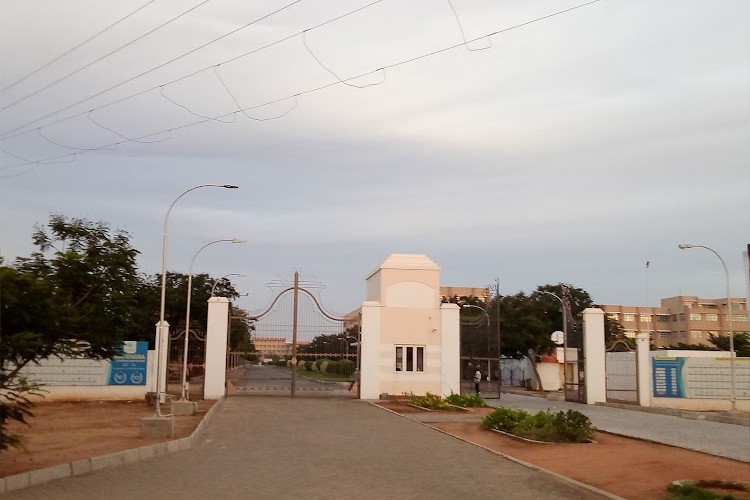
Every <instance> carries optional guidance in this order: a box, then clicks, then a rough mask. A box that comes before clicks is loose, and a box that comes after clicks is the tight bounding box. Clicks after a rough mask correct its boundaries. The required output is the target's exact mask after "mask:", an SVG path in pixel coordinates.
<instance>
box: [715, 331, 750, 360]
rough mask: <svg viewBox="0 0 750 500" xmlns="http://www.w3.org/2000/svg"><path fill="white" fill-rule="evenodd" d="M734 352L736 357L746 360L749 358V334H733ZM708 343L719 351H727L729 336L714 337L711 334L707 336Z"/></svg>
mask: <svg viewBox="0 0 750 500" xmlns="http://www.w3.org/2000/svg"><path fill="white" fill-rule="evenodd" d="M733 337H734V352H735V353H736V355H737V357H740V358H748V357H750V334H749V333H748V332H734V335H733ZM708 341H709V342H711V343H712V344H713V345H715V346H716V347H718V348H719V349H721V350H722V351H728V350H729V335H721V336H719V335H714V334H713V333H709V334H708Z"/></svg>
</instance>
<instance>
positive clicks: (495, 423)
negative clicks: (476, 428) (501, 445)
mask: <svg viewBox="0 0 750 500" xmlns="http://www.w3.org/2000/svg"><path fill="white" fill-rule="evenodd" d="M529 416H530V413H529V412H527V411H525V410H519V409H517V408H507V407H505V406H501V407H499V408H497V409H496V410H495V411H493V412H492V413H490V414H489V415H486V416H485V417H484V418H483V419H482V423H481V424H480V427H482V429H487V430H489V429H497V430H499V431H503V432H512V431H513V429H515V428H516V426H517V425H518V423H519V422H521V421H523V420H525V419H527V418H528V417H529Z"/></svg>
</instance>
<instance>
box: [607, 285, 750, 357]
mask: <svg viewBox="0 0 750 500" xmlns="http://www.w3.org/2000/svg"><path fill="white" fill-rule="evenodd" d="M730 302H731V304H732V307H731V312H730V309H729V308H728V307H727V304H728V303H730ZM600 307H601V308H602V310H604V312H605V313H606V314H607V316H608V317H609V318H610V319H615V320H617V321H619V322H620V324H621V325H622V327H623V329H624V330H625V335H627V336H628V337H631V338H633V337H635V335H636V334H637V333H648V334H649V336H650V338H651V342H652V343H653V345H654V346H655V347H657V348H659V347H670V346H676V345H677V344H679V343H683V344H704V345H711V344H710V343H709V342H708V335H709V334H714V335H717V336H724V335H727V334H728V333H729V319H728V314H731V315H732V330H733V331H734V332H735V333H738V332H747V331H748V330H750V326H749V324H748V316H747V313H748V310H747V299H745V298H738V297H733V298H732V299H731V301H729V300H727V299H726V298H719V299H705V298H700V297H696V296H692V295H691V296H686V295H680V296H677V297H668V298H664V299H661V307H641V306H623V305H602V306H600Z"/></svg>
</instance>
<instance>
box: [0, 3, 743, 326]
mask: <svg viewBox="0 0 750 500" xmlns="http://www.w3.org/2000/svg"><path fill="white" fill-rule="evenodd" d="M579 5H580V7H579V8H575V9H573V10H568V9H571V8H574V7H577V6H579ZM188 10H189V12H188ZM566 10H567V12H563V11H566ZM355 11H356V12H355ZM556 13H559V14H557V15H553V14H556ZM548 16H549V17H548ZM0 18H2V19H3V29H2V30H0V67H2V72H1V73H0V87H1V88H2V91H0V108H2V110H1V111H0V253H1V254H2V255H3V256H4V257H5V258H6V260H12V259H13V258H14V257H16V256H25V255H28V254H29V253H30V252H31V251H32V250H33V248H32V245H31V234H32V231H33V226H34V225H35V224H38V223H44V222H45V221H46V220H47V218H48V216H49V214H51V213H61V214H64V215H67V216H70V217H87V218H89V219H93V220H103V221H107V222H109V223H110V224H111V225H112V226H113V227H117V228H123V229H126V230H127V231H129V232H130V233H131V235H132V242H133V245H134V246H135V247H136V248H137V249H139V250H140V251H141V252H142V253H141V255H140V260H139V264H140V267H141V269H142V270H143V271H144V272H147V273H156V272H159V270H160V262H161V229H162V221H163V218H164V215H165V212H166V210H167V207H168V206H169V204H170V203H171V202H172V201H173V200H174V199H175V198H176V197H177V196H178V195H179V194H180V193H181V192H183V191H184V190H186V189H188V188H190V187H191V186H194V185H198V184H203V183H219V184H224V183H232V184H237V185H239V186H240V189H238V190H231V191H230V190H221V189H208V188H206V189H199V190H196V191H194V192H191V193H190V194H188V195H186V196H185V197H184V198H182V199H181V200H180V202H179V203H178V204H177V205H176V206H175V209H174V211H173V212H172V216H171V218H170V226H169V227H170V229H169V241H170V251H169V268H170V269H173V270H178V271H182V272H186V271H187V268H188V266H189V262H190V260H191V258H192V256H193V255H194V254H195V252H196V251H197V250H198V249H199V248H200V247H201V246H203V245H204V244H205V243H207V242H210V241H213V240H216V239H224V238H235V237H236V238H246V239H247V240H248V242H247V243H246V244H245V245H223V244H219V245H214V246H212V247H211V248H208V249H206V250H205V251H204V252H203V253H201V255H200V256H199V257H198V259H197V260H196V268H195V271H196V272H208V273H211V274H213V275H215V276H221V275H224V274H228V273H244V274H246V275H247V276H246V277H244V278H239V279H237V280H236V281H235V284H236V287H237V289H238V290H239V291H240V292H241V293H246V292H249V293H250V295H249V296H248V297H243V298H242V299H241V301H240V305H242V306H244V307H248V308H251V309H255V308H257V307H260V306H261V305H263V304H264V303H267V302H268V300H269V291H268V288H267V287H266V283H267V282H269V281H272V280H276V279H286V278H288V277H289V276H291V274H292V273H293V272H294V271H295V270H298V271H300V273H301V275H302V276H303V278H305V279H307V280H316V281H320V282H322V283H324V284H325V289H324V290H323V291H322V296H323V300H324V302H325V304H326V306H327V307H328V308H329V309H330V310H331V311H334V312H339V313H344V312H347V311H349V310H351V309H353V308H354V307H356V306H357V305H359V304H360V303H361V301H362V300H363V298H364V280H365V278H366V277H367V276H368V275H369V273H370V272H371V271H373V270H374V269H375V268H376V267H377V265H378V264H379V263H380V262H381V261H382V260H384V259H385V258H386V257H387V256H388V255H389V254H391V253H396V252H398V253H424V254H427V255H428V256H429V257H431V258H432V259H433V260H435V261H436V262H437V263H438V264H439V265H440V266H441V268H442V282H443V284H445V285H454V286H484V285H487V284H490V283H494V280H495V278H496V277H497V278H499V280H500V286H501V292H502V293H514V292H517V291H519V290H524V291H530V290H532V289H533V288H535V287H536V286H537V285H540V284H544V283H556V282H559V281H565V282H569V283H572V284H573V285H575V286H579V287H582V288H584V289H586V290H588V291H589V292H590V293H591V295H592V296H593V298H594V300H595V301H597V302H600V303H624V304H632V305H643V304H645V303H646V301H648V302H649V303H651V304H656V303H657V302H658V298H660V297H666V296H673V295H678V294H687V295H700V296H709V297H719V296H723V295H724V294H725V293H724V290H725V288H724V283H725V282H724V276H723V271H722V269H721V265H720V263H719V261H718V259H716V258H715V257H714V256H713V255H712V254H710V253H709V252H707V251H705V250H701V249H695V250H689V251H681V250H679V249H678V248H677V244H678V243H681V242H690V243H696V244H703V245H707V246H710V247H712V248H713V249H715V250H716V251H718V252H719V253H720V254H721V255H722V256H723V257H724V260H725V261H726V263H727V266H728V267H729V272H730V275H731V286H732V288H733V291H734V292H735V293H734V294H735V295H745V294H746V293H747V282H746V280H745V279H743V270H744V263H743V259H742V251H743V250H744V248H745V245H746V244H747V243H748V242H750V224H749V221H748V215H750V62H749V59H750V56H749V54H750V35H749V34H748V33H750V32H748V30H747V19H750V3H748V2H747V1H746V0H720V1H707V0H648V1H645V0H599V1H595V2H591V3H590V4H588V5H583V2H581V1H578V0H574V1H571V0H537V1H534V2H528V1H521V0H506V1H503V2H497V1H493V0H451V2H449V1H447V0H409V1H397V0H381V1H374V2H373V1H372V0H366V1H363V0H345V1H344V0H297V1H292V0H281V1H277V0H259V1H254V2H239V1H237V0H193V1H191V2H188V1H185V0H181V1H177V0H152V1H148V0H120V1H118V2H112V1H110V2H101V1H95V0H72V1H66V2H55V1H51V0H33V1H27V2H12V1H4V2H0ZM118 21H119V22H118ZM530 21H534V22H531V23H529V22H530ZM526 23H528V24H526ZM240 28H241V29H240ZM230 32H234V33H232V34H230V35H228V34H229V33H230ZM97 34H98V35H97ZM489 34H493V35H492V36H490V37H487V36H486V35H489ZM95 35H97V36H95ZM225 35H226V36H225ZM464 41H466V43H464ZM82 42H85V43H82ZM201 47H202V48H201ZM71 49H72V50H71ZM59 56H62V57H59ZM58 57H59V58H58ZM239 110H243V111H242V112H240V111H239ZM647 261H649V262H650V266H649V268H648V270H647V269H646V262H647Z"/></svg>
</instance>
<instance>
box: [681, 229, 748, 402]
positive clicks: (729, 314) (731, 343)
mask: <svg viewBox="0 0 750 500" xmlns="http://www.w3.org/2000/svg"><path fill="white" fill-rule="evenodd" d="M677 247H678V248H679V249H680V250H688V249H690V248H703V249H705V250H708V251H709V252H711V253H713V254H714V255H716V257H718V258H719V261H720V262H721V265H722V266H723V267H724V277H725V279H726V282H727V320H728V321H729V325H728V326H729V391H730V395H729V400H730V402H731V404H732V411H735V410H737V400H736V399H735V396H734V357H735V356H734V354H735V353H734V332H733V330H732V295H731V292H730V291H729V271H728V270H727V265H726V263H724V259H722V258H721V255H719V254H718V252H716V250H714V249H713V248H709V247H707V246H704V245H693V244H690V243H680V244H679V245H677Z"/></svg>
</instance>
